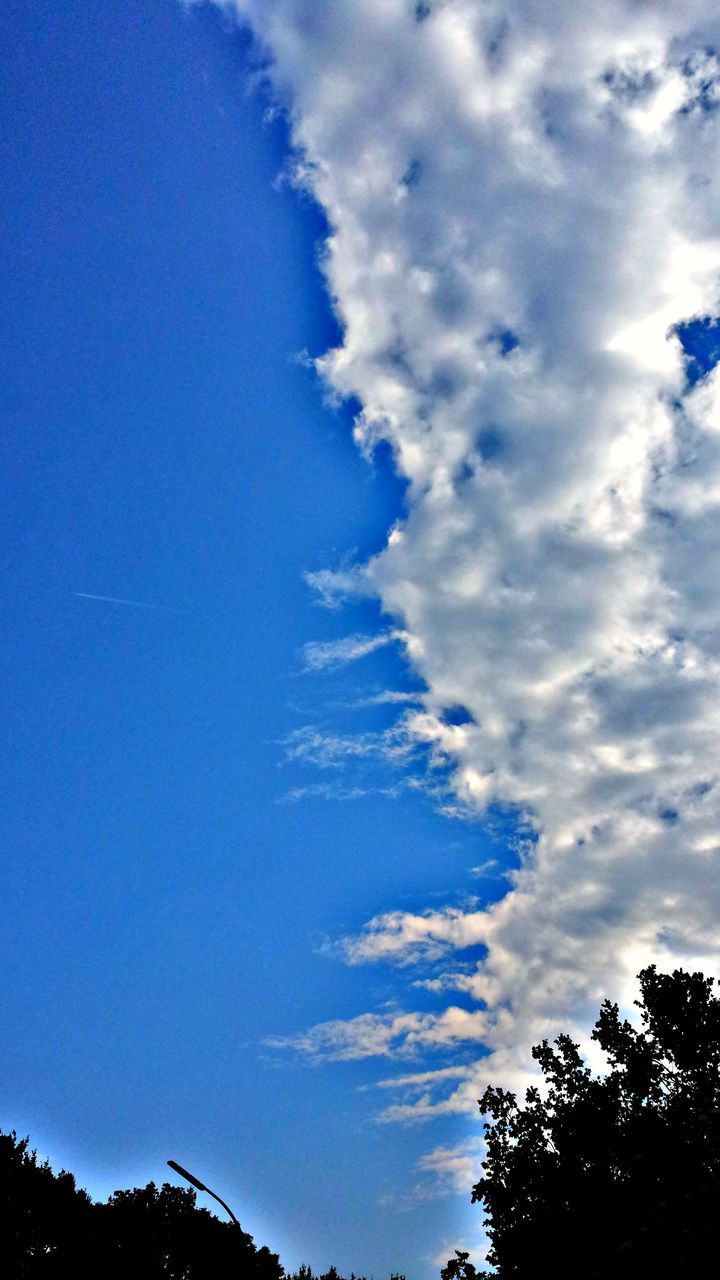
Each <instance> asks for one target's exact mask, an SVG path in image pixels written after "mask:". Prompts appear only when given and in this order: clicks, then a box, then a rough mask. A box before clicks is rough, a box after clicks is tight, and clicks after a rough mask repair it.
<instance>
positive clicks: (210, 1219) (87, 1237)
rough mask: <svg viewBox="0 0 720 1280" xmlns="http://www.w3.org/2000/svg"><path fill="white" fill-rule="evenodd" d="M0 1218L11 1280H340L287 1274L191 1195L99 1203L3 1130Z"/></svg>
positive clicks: (178, 1192) (152, 1194)
mask: <svg viewBox="0 0 720 1280" xmlns="http://www.w3.org/2000/svg"><path fill="white" fill-rule="evenodd" d="M0 1212H1V1214H2V1217H1V1219H0V1259H1V1260H2V1271H1V1274H2V1276H3V1277H4V1278H5V1280H35V1277H37V1280H91V1278H92V1280H223V1277H228V1278H229V1277H233V1280H343V1277H342V1276H340V1275H339V1274H338V1272H337V1270H336V1269H335V1267H331V1268H330V1270H329V1271H327V1272H325V1273H324V1275H317V1274H315V1273H313V1271H312V1270H311V1268H310V1267H308V1266H301V1267H300V1270H299V1271H298V1272H296V1273H294V1274H293V1273H287V1272H286V1271H285V1270H284V1269H283V1267H282V1265H281V1263H280V1259H279V1258H278V1256H277V1254H275V1253H271V1252H270V1250H269V1249H267V1248H265V1247H262V1248H257V1247H256V1245H255V1244H254V1242H253V1238H252V1236H250V1235H248V1234H247V1233H246V1232H245V1231H242V1230H241V1229H239V1228H238V1227H237V1226H235V1225H234V1224H233V1223H231V1222H222V1221H221V1220H220V1219H219V1218H216V1217H215V1216H214V1214H212V1213H209V1212H208V1210H207V1209H201V1208H198V1206H197V1204H196V1197H195V1192H194V1190H193V1189H192V1188H191V1187H188V1188H184V1187H174V1186H171V1185H170V1184H169V1183H167V1182H166V1183H164V1184H163V1185H162V1186H161V1187H157V1186H156V1185H155V1183H154V1182H149V1183H148V1185H147V1186H146V1187H135V1188H134V1189H133V1190H131V1191H116V1192H115V1193H114V1195H112V1196H111V1197H110V1199H109V1200H108V1201H107V1203H105V1204H101V1203H96V1202H94V1201H92V1200H91V1199H90V1196H89V1195H88V1194H87V1192H85V1191H82V1190H81V1189H80V1188H78V1187H77V1186H76V1184H75V1179H74V1177H73V1175H72V1174H71V1173H67V1172H66V1171H65V1170H63V1171H61V1172H60V1173H58V1174H55V1173H53V1171H52V1169H51V1168H50V1165H49V1164H48V1162H47V1161H45V1162H42V1163H41V1162H40V1161H39V1160H38V1158H37V1154H36V1153H35V1152H34V1151H31V1150H30V1145H29V1139H28V1138H18V1136H17V1134H16V1133H14V1132H13V1133H3V1132H1V1131H0ZM350 1280H365V1277H361V1276H357V1277H356V1276H354V1275H353V1276H351V1277H350ZM390 1280H404V1277H403V1276H399V1275H394V1276H391V1277H390Z"/></svg>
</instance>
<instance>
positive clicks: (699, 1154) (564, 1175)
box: [442, 966, 720, 1280]
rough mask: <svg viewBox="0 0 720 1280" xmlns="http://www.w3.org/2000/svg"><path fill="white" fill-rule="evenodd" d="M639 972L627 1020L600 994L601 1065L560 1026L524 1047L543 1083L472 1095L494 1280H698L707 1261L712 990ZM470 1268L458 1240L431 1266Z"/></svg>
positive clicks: (718, 1011)
mask: <svg viewBox="0 0 720 1280" xmlns="http://www.w3.org/2000/svg"><path fill="white" fill-rule="evenodd" d="M639 981H640V990H641V998H640V1000H639V1001H637V1005H638V1007H639V1009H640V1011H641V1027H640V1028H639V1029H636V1028H635V1027H633V1026H632V1025H631V1024H630V1023H629V1022H627V1021H626V1020H621V1018H620V1013H619V1009H618V1006H617V1005H616V1004H612V1003H610V1001H605V1002H604V1003H603V1005H602V1008H601V1010H600V1016H599V1018H598V1021H597V1023H596V1024H595V1029H594V1031H593V1033H592V1037H593V1039H594V1040H596V1041H597V1042H598V1044H599V1045H600V1047H601V1048H602V1049H603V1050H604V1052H605V1054H606V1056H607V1059H608V1063H609V1070H608V1072H607V1074H606V1075H605V1076H602V1077H597V1076H593V1075H592V1073H591V1071H590V1070H589V1069H588V1067H587V1066H586V1065H585V1064H584V1062H583V1060H582V1058H581V1057H580V1054H579V1052H578V1046H577V1045H576V1044H574V1043H573V1042H572V1040H571V1039H570V1038H569V1037H568V1036H566V1035H563V1036H560V1037H559V1038H558V1039H557V1040H556V1041H555V1044H554V1047H551V1046H550V1045H549V1044H548V1042H547V1041H546V1040H544V1041H543V1043H542V1044H540V1045H537V1046H536V1047H535V1048H534V1049H533V1057H534V1058H535V1059H536V1061H537V1062H539V1064H540V1067H541V1068H542V1071H543V1074H544V1076H545V1081H546V1089H544V1090H543V1091H542V1092H541V1091H540V1090H539V1089H537V1088H531V1089H528V1090H527V1092H526V1095H525V1105H524V1106H521V1105H519V1104H518V1102H517V1099H516V1097H515V1095H514V1094H512V1093H508V1092H505V1091H504V1090H503V1089H495V1088H490V1089H487V1090H486V1092H485V1094H484V1095H483V1097H482V1098H481V1100H480V1107H481V1110H482V1111H483V1112H485V1113H487V1114H488V1115H489V1116H490V1120H489V1121H488V1122H487V1123H486V1139H487V1158H486V1160H485V1165H484V1173H483V1177H482V1178H481V1179H480V1181H479V1182H478V1183H477V1185H476V1186H475V1188H474V1190H473V1200H474V1201H482V1202H483V1204H484V1206H485V1208H486V1211H487V1214H488V1217H487V1218H486V1221H485V1225H486V1227H487V1229H488V1234H489V1237H490V1240H491V1249H490V1252H489V1254H488V1262H489V1263H490V1264H491V1265H492V1266H493V1267H495V1268H496V1269H497V1270H496V1275H497V1276H498V1277H500V1280H509V1277H512V1278H513V1280H525V1277H527V1278H528V1280H530V1277H532V1280H543V1278H544V1277H547V1278H548V1280H549V1278H550V1277H552V1278H553V1280H565V1278H566V1277H567V1278H568V1280H569V1277H573V1280H579V1277H583V1278H585V1277H587V1280H592V1278H593V1277H597V1278H598V1280H599V1278H600V1277H604V1278H606V1277H613V1280H615V1278H618V1280H620V1278H624V1277H630V1276H632V1277H634V1280H642V1278H643V1277H650V1276H652V1277H654V1280H663V1278H667V1280H684V1278H685V1277H688V1278H689V1277H691V1276H692V1277H693V1280H699V1278H700V1277H702V1276H706V1275H710V1274H712V1271H713V1270H714V1269H716V1267H717V1258H718V1249H719V1247H720V1212H719V1211H720V1000H718V999H717V998H716V997H715V996H714V994H713V985H714V982H713V979H712V978H705V977H704V976H703V975H702V974H701V973H693V974H690V973H686V972H685V971H683V970H681V969H678V970H675V971H674V972H673V973H672V974H660V973H657V971H656V969H655V967H654V966H650V967H649V968H647V969H644V970H643V971H642V972H641V973H640V974H639ZM708 1258H712V1259H714V1261H713V1263H712V1264H711V1265H709V1264H708V1262H707V1259H708ZM482 1276H486V1277H488V1280H491V1276H490V1273H488V1272H483V1273H478V1272H476V1270H475V1268H474V1267H473V1265H472V1263H470V1262H469V1259H468V1254H467V1253H460V1252H457V1254H456V1257H455V1258H454V1259H452V1261H451V1262H449V1263H448V1264H447V1266H446V1267H444V1268H443V1271H442V1277H443V1280H481V1277H482Z"/></svg>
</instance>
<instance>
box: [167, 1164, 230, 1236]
mask: <svg viewBox="0 0 720 1280" xmlns="http://www.w3.org/2000/svg"><path fill="white" fill-rule="evenodd" d="M168 1164H169V1165H170V1168H171V1169H174V1170H175V1172H176V1173H179V1174H180V1177H181V1178H184V1179H185V1181H186V1182H189V1183H190V1185H191V1186H193V1187H197V1189H198V1191H204V1192H206V1194H207V1195H209V1196H212V1198H213V1200H217V1202H218V1204H221V1205H222V1207H223V1209H224V1210H225V1212H226V1213H229V1214H230V1217H231V1218H232V1220H233V1222H234V1223H235V1226H236V1227H239V1228H240V1230H241V1231H242V1227H240V1223H239V1222H238V1220H237V1218H236V1217H235V1214H234V1213H233V1211H232V1209H231V1208H230V1205H229V1204H226V1203H225V1201H224V1200H221V1199H220V1196H218V1195H216V1194H215V1192H214V1191H211V1190H210V1188H209V1187H206V1186H205V1183H204V1182H200V1180H199V1179H198V1178H196V1177H194V1175H193V1174H192V1173H188V1171H187V1169H183V1167H182V1165H181V1164H178V1163H177V1161H176V1160H168Z"/></svg>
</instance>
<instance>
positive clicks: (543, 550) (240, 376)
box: [0, 0, 720, 1280]
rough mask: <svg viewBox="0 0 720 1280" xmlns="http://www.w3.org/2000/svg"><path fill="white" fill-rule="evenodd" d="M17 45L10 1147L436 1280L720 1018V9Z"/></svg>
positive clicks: (526, 5) (510, 15) (572, 8)
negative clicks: (647, 991)
mask: <svg viewBox="0 0 720 1280" xmlns="http://www.w3.org/2000/svg"><path fill="white" fill-rule="evenodd" d="M0 29H1V32H2V41H3V50H4V52H5V55H6V64H7V66H8V68H9V69H10V74H9V75H8V76H7V78H6V83H5V88H4V90H3V93H4V99H3V109H4V114H3V120H4V122H5V129H4V135H3V143H4V147H3V182H2V184H0V203H2V208H3V215H4V222H5V226H6V237H5V238H6V245H7V250H6V253H5V255H4V257H3V261H2V264H1V265H0V272H2V277H3V278H2V286H3V299H4V301H5V304H6V305H5V308H4V320H3V325H4V333H3V339H4V340H3V343H2V361H3V370H2V377H1V384H2V395H3V401H2V403H3V425H4V427H5V433H4V438H5V439H6V440H7V442H8V446H9V447H7V448H6V456H7V464H6V467H5V470H4V472H3V476H2V479H1V480H0V484H2V486H3V491H2V495H1V500H0V519H2V521H3V524H4V530H3V533H4V537H3V542H2V545H3V548H4V559H3V567H4V592H5V606H6V607H5V609H4V611H3V621H2V628H3V645H2V654H3V660H4V664H5V670H4V676H5V678H4V681H3V691H4V716H3V724H4V727H5V735H4V737H3V745H2V752H3V759H2V776H3V779H4V783H5V793H6V797H7V799H6V803H5V806H4V809H3V816H2V824H3V825H2V835H3V850H4V854H5V869H4V885H3V887H4V890H5V902H6V911H5V930H4V935H3V942H2V946H3V962H4V965H3V969H4V973H5V974H6V975H7V978H8V980H7V981H6V982H5V984H4V986H3V995H2V1000H3V1004H2V1019H1V1021H0V1025H1V1026H2V1029H3V1035H4V1037H5V1044H4V1052H3V1055H2V1064H3V1065H2V1077H1V1079H2V1083H1V1086H0V1124H2V1125H3V1126H5V1127H12V1126H14V1127H16V1128H17V1129H18V1130H19V1131H20V1132H21V1133H25V1132H28V1133H30V1135H31V1137H32V1139H33V1141H34V1142H35V1143H36V1144H37V1145H38V1147H39V1148H40V1150H41V1151H42V1152H43V1153H46V1154H48V1155H49V1156H50V1157H51V1158H52V1159H53V1161H54V1162H55V1163H56V1164H58V1165H60V1164H66V1165H69V1166H70V1167H71V1168H73V1169H74V1170H75V1171H76V1173H77V1175H78V1177H79V1179H80V1181H81V1183H83V1184H84V1185H86V1186H88V1187H89V1189H90V1190H91V1191H92V1192H93V1193H94V1194H96V1195H105V1194H107V1193H108V1192H109V1191H111V1190H113V1189H114V1188H115V1187H117V1186H122V1185H125V1186H127V1185H131V1184H133V1183H137V1182H144V1181H146V1180H147V1179H149V1178H155V1179H158V1178H162V1177H163V1176H164V1167H165V1166H164V1162H165V1160H166V1158H167V1157H168V1156H172V1157H173V1158H175V1159H177V1160H179V1161H180V1162H181V1163H184V1164H185V1165H187V1166H188V1167H190V1168H192V1169H193V1170H194V1171H195V1172H196V1173H197V1174H198V1175H199V1176H200V1177H201V1178H203V1179H205V1180H207V1182H208V1183H209V1184H210V1185H213V1184H216V1186H217V1189H218V1190H219V1191H220V1192H221V1194H223V1195H224V1196H226V1197H227V1199H228V1200H229V1201H230V1202H231V1203H232V1204H233V1206H234V1207H235V1208H236V1209H237V1211H238V1213H239V1215H240V1217H241V1219H242V1221H243V1225H244V1226H245V1227H246V1228H247V1229H248V1230H250V1231H252V1232H253V1233H254V1234H255V1235H256V1237H257V1238H258V1239H259V1240H262V1241H264V1242H267V1243H268V1244H269V1245H270V1246H271V1247H272V1248H274V1249H277V1250H279V1252H280V1253H281V1256H282V1258H283V1260H284V1261H285V1262H286V1264H287V1265H288V1266H290V1267H293V1266H295V1265H297V1264H298V1263H299V1262H300V1261H301V1260H302V1259H304V1260H306V1261H309V1262H310V1263H311V1264H312V1265H313V1267H314V1268H316V1269H317V1268H323V1267H326V1266H328V1265H329V1264H330V1263H335V1264H336V1265H337V1266H338V1267H339V1268H340V1269H341V1271H343V1272H345V1273H348V1272H349V1271H350V1270H351V1269H354V1270H355V1271H356V1272H365V1273H366V1274H368V1275H370V1274H374V1275H375V1277H382V1276H383V1275H387V1274H388V1273H389V1272H390V1271H391V1270H404V1271H405V1272H406V1273H407V1275H408V1277H409V1280H425V1278H426V1277H427V1278H428V1280H429V1277H430V1276H436V1275H437V1271H438V1261H437V1260H438V1259H441V1260H444V1258H445V1257H447V1255H448V1253H449V1252H450V1250H451V1249H452V1247H453V1246H454V1245H455V1244H458V1245H460V1244H464V1245H466V1247H469V1248H472V1249H473V1252H474V1255H475V1256H477V1257H480V1256H481V1254H482V1247H483V1246H482V1240H481V1233H480V1214H479V1213H478V1211H477V1209H472V1208H471V1207H470V1205H469V1198H468V1188H469V1186H470V1184H471V1183H472V1181H473V1170H476V1169H477V1167H478V1161H479V1159H480V1156H481V1150H480V1146H479V1142H478V1134H479V1127H478V1114H477V1098H478V1097H479V1096H480V1094H481V1093H482V1092H483V1089H484V1087H485V1085H486V1084H487V1083H495V1084H499V1085H502V1086H503V1087H511V1088H515V1089H519V1088H522V1087H523V1086H524V1085H526V1084H527V1083H528V1082H529V1081H530V1080H532V1079H533V1078H534V1077H533V1076H532V1071H531V1066H532V1064H531V1058H530V1047H531V1045H532V1044H534V1043H536V1042H537V1041H538V1040H539V1039H541V1038H543V1037H545V1036H552V1035H553V1034H555V1033H556V1032H559V1031H569V1032H570V1033H571V1034H572V1035H573V1036H574V1037H575V1038H576V1039H577V1040H578V1041H579V1042H580V1043H581V1045H582V1046H583V1048H584V1049H585V1050H586V1051H588V1052H591V1053H592V1050H593V1046H592V1043H591V1042H590V1040H589V1038H588V1032H589V1028H590V1026H591V1025H592V1022H593V1020H594V1017H595V1015H596V1012H597V1008H598V1005H599V1002H600V1001H601V999H603V998H604V997H608V996H609V997H610V998H612V999H615V1000H617V1001H618V1003H619V1004H620V1005H621V1006H622V1008H623V1009H624V1010H625V1011H627V1012H628V1013H629V1014H630V1015H632V1011H633V1000H634V998H635V996H636V994H637V984H636V975H637V972H638V970H639V969H640V968H642V967H643V966H644V965H647V964H649V963H656V964H657V965H658V966H659V968H661V969H668V968H674V967H676V966H677V965H679V964H682V965H685V967H691V966H692V968H693V969H702V970H704V971H705V972H707V973H715V974H718V975H720V926H719V924H718V921H720V875H718V866H720V844H719V843H718V837H717V831H718V825H719V823H720V803H719V797H720V764H719V763H718V762H719V761H720V731H719V730H718V725H720V681H719V679H718V673H719V672H720V605H719V604H718V601H720V593H719V592H718V583H719V582H720V550H719V548H720V444H719V441H720V433H719V432H718V423H719V422H720V373H719V372H718V365H717V357H718V351H719V348H718V344H717V341H716V338H717V317H718V315H720V284H719V283H718V282H719V281H720V236H719V235H718V227H719V226H720V165H718V163H717V158H718V156H720V110H718V107H719V106H720V56H719V55H718V53H717V50H718V49H720V15H718V12H717V6H716V5H714V4H711V3H710V0H687V3H686V4H684V5H683V6H678V5H676V4H675V3H674V2H673V0H658V3H657V4H654V5H652V6H645V5H637V4H636V3H635V0H608V3H607V4H605V5H602V6H578V5H577V4H576V2H575V0H554V3H553V4H551V5H538V4H537V3H536V0H499V3H498V4H494V5H476V4H474V3H473V2H472V0H434V2H433V3H429V4H423V5H416V4H415V3H414V0H364V3H363V4H362V5H359V4H357V3H356V0H333V3H332V4H327V5H318V4H317V3H316V0H217V3H214V4H211V3H199V4H195V5H185V6H183V5H181V4H179V3H176V0H151V3H147V2H146V0H143V2H142V3H141V2H140V0H105V2H104V3H103V4H101V5H95V6H91V8H90V10H88V6H86V5H82V4H80V3H79V0H67V2H66V3H62V4H58V3H57V2H56V0H52V2H51V0H36V2H35V0H34V2H33V3H32V4H27V3H20V2H19V0H8V2H7V3H6V4H5V5H4V6H3V7H2V12H1V13H0ZM241 29H242V30H241ZM249 29H252V31H253V33H254V41H255V43H253V44H251V39H250V36H249V35H248V30H249ZM242 31H244V34H242ZM260 47H261V48H262V50H263V59H264V63H263V65H264V68H265V75H264V81H263V86H262V89H258V87H257V84H256V79H257V78H256V77H255V76H254V74H253V72H254V70H255V69H256V67H257V60H256V53H257V50H258V48H260ZM252 84H255V89H254V91H250V90H251V85H252ZM289 168H292V169H293V173H294V177H295V185H294V186H293V185H292V184H291V183H289V182H288V180H287V173H288V169H289ZM283 175H285V177H283ZM329 298H332V300H333V302H332V306H331V305H330V302H329ZM100 597H104V598H100ZM327 606H330V607H327ZM362 655H364V656H362ZM388 694H391V695H392V697H388V696H387V695H388ZM507 871H511V874H510V875H508V876H504V875H503V873H504V872H507ZM388 1079H391V1080H393V1081H394V1082H395V1083H394V1084H393V1085H392V1087H391V1088H388V1087H385V1084H386V1082H387V1080H388ZM381 1086H382V1087H381Z"/></svg>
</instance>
